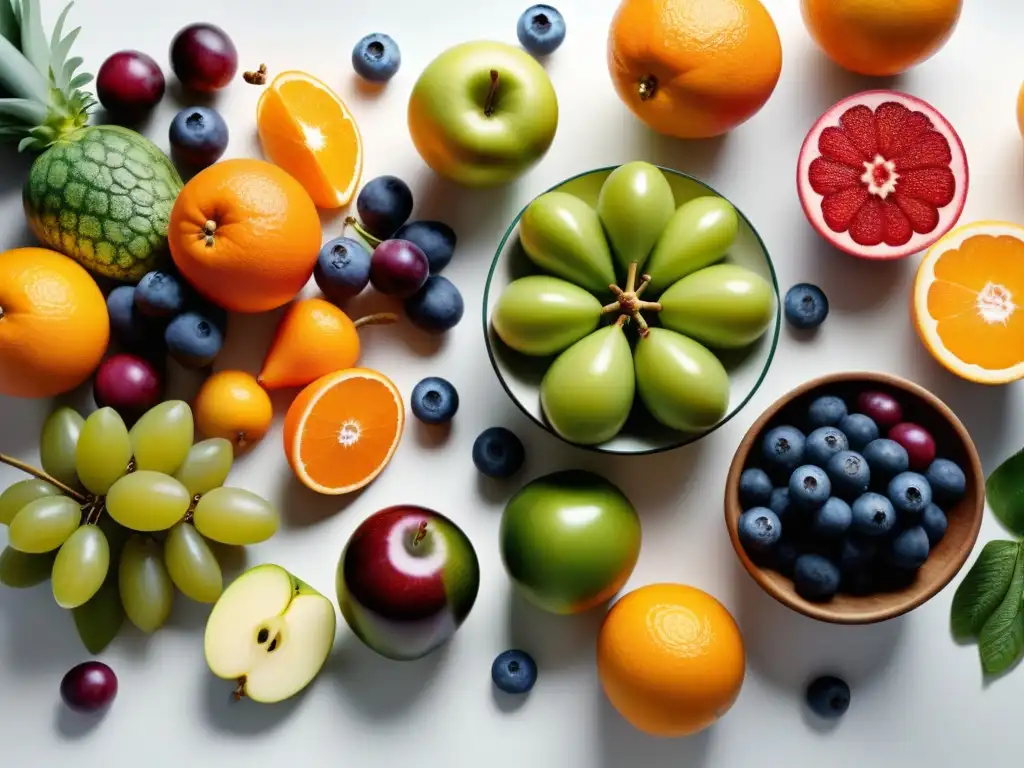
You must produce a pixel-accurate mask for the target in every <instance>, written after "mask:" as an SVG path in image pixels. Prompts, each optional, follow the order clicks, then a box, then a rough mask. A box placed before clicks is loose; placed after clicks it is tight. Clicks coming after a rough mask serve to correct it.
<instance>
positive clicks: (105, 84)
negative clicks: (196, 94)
mask: <svg viewBox="0 0 1024 768" xmlns="http://www.w3.org/2000/svg"><path fill="white" fill-rule="evenodd" d="M166 87H167V82H166V81H165V80H164V73H163V72H162V71H161V69H160V65H159V64H157V63H156V62H155V61H154V60H153V58H152V57H151V56H148V55H146V54H145V53H142V52H141V51H118V52H117V53H115V54H112V55H111V56H109V57H108V58H107V60H106V61H104V62H103V66H101V67H100V71H99V72H98V73H97V75H96V96H97V98H98V99H99V100H100V104H102V105H103V108H104V109H105V110H107V111H108V112H110V113H111V114H112V115H114V116H115V117H119V118H122V119H129V120H136V119H138V118H140V117H142V116H143V115H145V114H146V113H147V112H149V110H151V109H152V108H153V107H155V106H156V105H157V104H159V103H160V100H161V99H162V98H163V97H164V91H165V90H166Z"/></svg>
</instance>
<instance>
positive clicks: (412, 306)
mask: <svg viewBox="0 0 1024 768" xmlns="http://www.w3.org/2000/svg"><path fill="white" fill-rule="evenodd" d="M465 311H466V304H465V302H464V301H463V300H462V294H461V293H459V289H458V288H456V287H455V285H454V284H453V283H452V281H451V280H449V279H448V278H447V277H442V276H441V275H431V276H430V277H428V278H427V282H425V283H424V284H423V287H422V288H420V289H419V290H418V291H417V292H416V293H414V294H413V295H412V296H410V297H409V298H408V299H406V300H405V314H406V315H408V316H409V320H410V322H412V324H413V325H415V326H416V327H417V328H419V329H420V330H423V331H427V332H428V333H444V332H445V331H449V330H451V329H452V328H454V327H455V326H456V325H458V324H459V321H460V320H461V319H462V314H463V312H465Z"/></svg>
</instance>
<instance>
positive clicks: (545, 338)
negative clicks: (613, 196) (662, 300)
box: [0, 275, 601, 506]
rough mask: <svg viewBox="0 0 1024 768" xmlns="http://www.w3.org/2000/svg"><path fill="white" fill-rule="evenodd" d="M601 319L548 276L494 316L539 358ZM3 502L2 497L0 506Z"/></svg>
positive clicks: (525, 283) (592, 305)
mask: <svg viewBox="0 0 1024 768" xmlns="http://www.w3.org/2000/svg"><path fill="white" fill-rule="evenodd" d="M600 322H601V302H599V301H598V300H597V299H596V298H594V296H593V295H592V294H590V293H588V292H587V291H585V290H583V289H582V288H580V287H579V286H578V285H573V284H572V283H570V282H567V281H565V280H560V279H559V278H557V277H550V276H549V275H529V276H528V277H521V278H519V279H518V280H514V281H513V282H511V283H509V285H508V286H507V287H506V288H505V290H504V291H502V292H501V298H499V299H498V304H497V305H496V306H495V308H494V314H493V315H492V316H491V325H493V326H494V332H495V333H497V334H498V338H500V339H501V340H502V341H503V342H505V343H506V344H507V345H508V346H509V347H511V348H512V349H514V350H516V352H521V353H522V354H524V355H534V356H538V357H543V356H546V355H553V354H555V353H557V352H561V351H562V350H563V349H566V348H567V347H569V346H571V345H572V344H574V343H576V342H577V341H579V340H580V339H582V338H583V337H584V336H586V335H587V334H588V333H591V332H592V331H594V330H595V329H596V328H597V326H598V324H599V323H600ZM26 482H32V481H26ZM35 482H38V481H35ZM51 487H52V486H51ZM56 490H57V489H56V488H54V491H56ZM2 502H3V497H0V506H2Z"/></svg>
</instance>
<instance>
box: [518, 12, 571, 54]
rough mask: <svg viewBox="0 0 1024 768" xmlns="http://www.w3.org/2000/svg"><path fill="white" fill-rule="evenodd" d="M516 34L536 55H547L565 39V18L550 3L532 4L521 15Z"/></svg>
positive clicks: (527, 48)
mask: <svg viewBox="0 0 1024 768" xmlns="http://www.w3.org/2000/svg"><path fill="white" fill-rule="evenodd" d="M516 35H517V36H518V37H519V43H520V44H521V45H522V46H523V48H525V49H526V50H527V51H529V52H530V53H532V54H533V55H534V56H547V55H548V54H549V53H554V52H555V50H556V49H557V48H558V46H560V45H561V44H562V41H563V40H565V19H564V18H563V17H562V14H561V13H559V12H558V11H556V10H555V9H554V8H552V7H551V6H550V5H532V6H530V7H529V8H527V9H526V10H525V11H523V15H522V16H520V17H519V23H518V24H517V25H516Z"/></svg>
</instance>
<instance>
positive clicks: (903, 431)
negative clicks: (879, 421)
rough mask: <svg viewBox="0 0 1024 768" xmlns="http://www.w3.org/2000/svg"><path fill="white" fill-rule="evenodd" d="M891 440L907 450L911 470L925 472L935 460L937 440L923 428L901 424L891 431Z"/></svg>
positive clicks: (908, 423)
mask: <svg viewBox="0 0 1024 768" xmlns="http://www.w3.org/2000/svg"><path fill="white" fill-rule="evenodd" d="M889 439H890V440H895V441H896V442H897V443H899V444H900V445H902V446H903V447H904V448H906V449H907V456H908V457H909V459H910V468H911V469H914V470H917V471H918V472H924V471H925V470H927V469H928V467H929V466H930V465H931V463H932V462H933V461H934V460H935V438H933V437H932V436H931V433H930V432H928V430H927V429H925V428H924V427H922V426H919V425H917V424H912V423H910V422H906V421H903V422H900V423H899V424H897V425H896V426H894V427H893V428H892V429H890V430H889Z"/></svg>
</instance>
